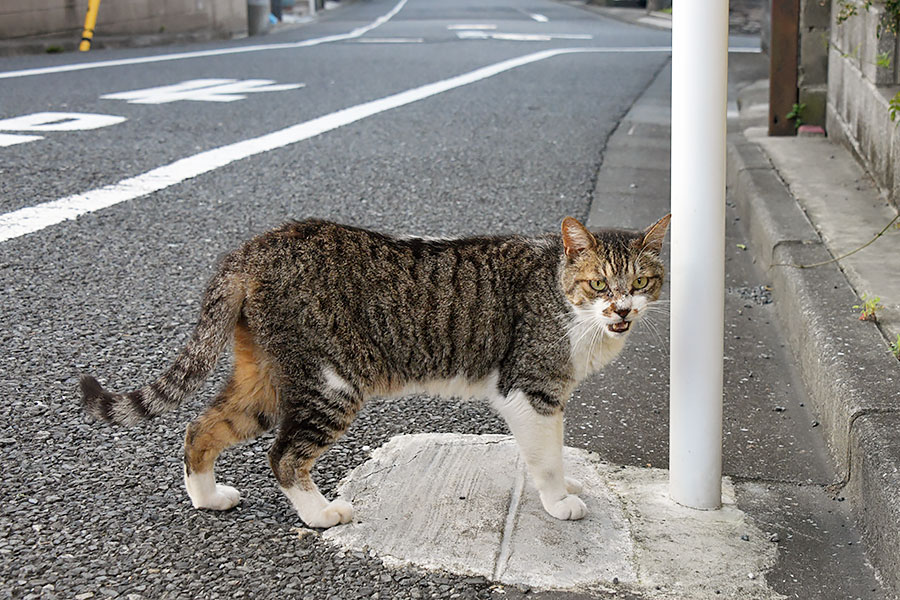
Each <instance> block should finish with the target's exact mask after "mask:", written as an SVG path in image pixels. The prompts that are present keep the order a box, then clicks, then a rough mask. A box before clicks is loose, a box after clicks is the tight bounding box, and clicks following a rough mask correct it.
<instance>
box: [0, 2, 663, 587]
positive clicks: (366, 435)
mask: <svg viewBox="0 0 900 600" xmlns="http://www.w3.org/2000/svg"><path fill="white" fill-rule="evenodd" d="M397 6H400V5H397V4H395V3H394V1H393V0H371V1H358V2H355V3H352V4H349V5H347V6H344V7H342V8H340V9H338V10H335V11H332V12H330V13H327V14H326V15H324V16H323V17H322V18H321V19H320V20H319V21H318V22H316V23H313V24H309V25H306V26H303V27H300V28H295V29H290V30H283V31H280V32H278V33H275V34H272V35H269V36H266V37H264V38H253V39H246V40H237V41H234V42H228V43H217V44H204V45H199V44H198V45H191V46H185V47H165V48H157V49H152V50H109V51H102V52H95V51H92V52H91V53H90V54H87V55H77V56H76V55H68V54H66V55H53V56H50V55H47V56H32V57H17V58H5V59H2V61H0V142H2V144H3V145H2V146H0V157H2V158H0V212H2V213H3V215H2V216H0V224H2V227H3V229H2V231H3V232H5V233H4V235H3V236H2V237H3V241H2V242H0V280H2V286H3V289H4V299H3V311H2V313H0V336H2V345H3V348H4V351H3V353H2V355H0V364H2V369H3V372H4V374H5V377H4V378H3V379H2V381H0V396H2V398H3V399H4V401H3V402H2V403H0V415H2V419H0V452H2V457H3V459H2V460H3V462H2V469H3V473H2V480H0V581H2V585H0V597H14V598H19V597H27V598H38V597H40V598H45V597H46V598H52V597H58V598H79V599H85V598H89V597H94V598H103V597H117V596H121V597H127V598H130V599H134V598H153V599H156V598H232V597H234V598H239V597H246V598H275V597H278V598H281V597H297V598H315V599H320V598H332V597H333V598H355V597H360V598H377V597H381V598H419V597H426V598H432V597H447V598H454V597H463V598H468V597H489V596H492V595H494V594H496V592H497V590H496V588H493V589H492V587H491V584H490V582H487V581H484V580H479V579H475V580H472V579H466V578H463V577H458V576H452V575H449V574H442V573H422V572H419V571H415V570H412V569H388V568H386V567H384V566H382V564H381V562H380V561H379V560H378V559H377V558H375V557H372V556H368V555H366V554H364V553H344V552H340V551H338V550H335V549H334V548H332V547H330V546H328V545H327V544H325V543H323V542H321V541H320V540H319V538H318V537H317V536H316V535H309V534H308V533H307V531H306V530H304V529H302V527H301V526H302V523H301V522H300V521H299V519H298V518H297V516H296V515H295V514H294V512H293V510H292V509H291V507H290V505H289V503H288V502H287V500H286V499H285V498H284V497H283V496H282V494H281V492H280V491H279V490H278V489H277V487H276V486H275V483H274V479H273V478H272V476H271V474H270V471H269V468H268V466H267V464H266V455H265V452H266V449H267V447H268V444H269V443H270V442H271V437H263V438H261V439H259V440H257V441H255V442H253V443H251V444H247V445H245V446H241V447H239V448H236V449H233V450H232V451H230V452H228V453H226V455H224V456H223V457H222V459H221V460H220V463H219V468H218V472H219V474H220V480H221V481H223V482H227V483H231V484H234V485H236V486H237V487H238V488H239V489H241V491H242V492H243V501H242V503H241V505H240V506H239V507H238V508H236V509H234V510H232V511H229V512H226V513H216V512H209V511H197V510H194V509H192V508H191V506H190V502H189V500H188V498H187V495H186V494H185V492H184V490H183V488H182V482H181V466H180V463H181V445H182V435H183V430H184V426H185V425H186V423H187V422H188V421H189V420H190V419H191V418H192V416H193V415H195V414H196V413H197V412H198V410H199V409H200V407H201V406H202V404H203V402H204V401H205V399H206V398H208V396H209V395H210V394H211V393H212V392H213V390H214V389H215V387H216V386H217V385H218V384H219V383H220V382H221V380H222V376H223V372H224V366H223V367H222V368H220V370H219V371H218V372H217V375H216V377H214V378H213V381H211V382H210V383H209V385H208V386H207V388H206V390H205V392H204V393H202V394H201V395H200V396H199V397H198V398H196V399H195V400H193V401H192V402H190V403H188V404H187V405H185V406H184V407H182V409H180V410H178V411H176V412H175V413H172V414H169V415H166V416H164V417H162V418H159V419H157V420H155V421H152V422H150V423H147V424H146V425H144V426H141V427H136V428H133V429H121V428H113V427H109V426H105V425H101V424H97V423H94V422H92V421H90V420H89V419H87V418H86V417H85V416H84V415H83V414H82V412H81V409H80V407H79V405H78V400H77V393H76V389H77V378H78V375H79V374H80V373H82V372H85V371H90V372H93V373H95V374H97V375H99V376H100V378H101V380H102V381H104V382H105V383H107V384H108V385H109V386H111V387H113V388H117V389H124V388H131V387H134V386H135V385H137V384H139V383H141V382H143V381H145V380H147V379H148V378H150V377H152V376H153V375H155V374H156V373H157V372H158V371H159V370H160V369H162V368H163V367H164V366H166V365H167V364H168V362H169V361H170V360H171V359H172V358H173V356H174V354H175V353H176V352H177V350H178V349H179V348H180V346H181V345H182V344H183V343H184V341H185V340H186V336H187V334H188V333H189V331H190V329H191V327H192V324H193V322H194V320H195V318H196V314H195V313H196V309H197V305H198V299H199V296H200V293H201V290H202V288H203V287H204V284H205V281H206V279H207V277H208V276H209V275H210V274H211V272H212V269H213V265H214V264H215V261H216V259H217V257H219V256H221V255H222V254H223V253H224V252H227V251H228V250H230V249H232V248H234V247H236V246H237V245H238V244H239V243H240V242H241V241H242V240H244V239H245V238H247V237H249V236H250V235H252V234H255V233H258V232H260V231H262V230H264V229H267V228H269V227H270V226H273V225H276V224H278V223H280V222H282V221H284V220H286V219H289V218H303V217H308V216H318V217H327V218H332V219H337V220H340V221H343V222H347V223H353V224H358V225H364V226H368V227H374V228H378V229H381V230H385V231H390V232H403V233H415V234H420V235H448V234H452V235H461V234H468V233H492V232H510V231H517V232H522V233H537V232H542V231H548V230H553V229H555V228H556V227H558V224H559V222H560V220H561V219H562V217H564V216H566V215H573V216H575V217H579V218H582V219H583V218H585V217H586V216H587V212H588V208H589V205H590V203H591V200H592V194H593V192H594V182H595V178H596V175H597V171H598V168H599V166H600V164H601V162H602V160H603V156H604V147H605V144H606V141H607V139H608V138H609V136H610V134H611V132H612V131H613V130H614V129H615V127H616V125H617V123H618V122H619V120H620V119H621V118H622V116H623V115H624V114H625V113H626V111H627V110H628V109H629V107H630V106H631V105H632V104H633V102H634V100H635V98H637V97H638V95H639V94H640V93H641V92H642V91H643V90H644V89H645V88H646V87H647V86H648V84H649V83H650V82H651V81H652V79H653V78H654V76H655V75H656V74H657V73H658V72H659V71H660V69H661V68H663V67H664V66H665V65H666V64H667V61H668V54H667V52H665V51H660V50H658V48H659V47H665V46H667V45H668V43H669V38H668V34H667V33H664V32H661V31H654V30H650V29H644V28H638V27H634V26H631V25H626V24H623V23H619V22H615V21H610V20H606V19H603V18H601V17H599V16H597V15H595V14H594V13H591V12H587V11H585V10H583V9H580V8H578V7H577V6H572V5H567V4H564V3H554V2H548V1H545V0H528V1H527V2H512V0H492V1H491V2H489V3H485V2H478V1H475V0H459V1H456V2H446V1H438V0H409V2H408V3H407V4H405V5H403V6H402V8H401V9H400V10H399V12H396V14H393V15H392V16H391V18H390V19H389V20H388V21H387V22H384V23H383V24H381V25H380V26H378V27H377V28H372V29H371V30H368V31H366V32H364V33H362V34H358V33H353V34H352V36H348V35H347V34H351V32H354V31H357V32H358V28H360V27H367V26H369V25H371V24H373V23H374V22H375V20H376V19H377V18H379V17H381V16H382V15H386V14H389V13H390V11H392V9H395V8H396V7H397ZM533 15H539V16H542V17H544V18H543V19H541V18H538V17H535V16H533ZM458 25H469V26H471V25H485V26H494V27H495V29H478V28H472V27H466V28H463V29H457V28H454V26H458ZM460 31H469V32H474V33H468V34H463V35H462V36H461V35H460ZM496 34H524V35H513V36H510V35H506V36H503V35H500V36H498V35H496ZM326 36H337V37H332V38H328V39H325V40H323V39H322V38H326ZM534 36H539V37H536V38H535V37H534ZM552 36H563V37H552ZM511 37H512V38H513V39H510V38H511ZM523 37H524V38H526V39H523ZM298 42H304V43H298ZM258 44H267V45H271V47H269V48H267V49H259V48H256V49H254V48H253V47H254V46H257V45H258ZM558 48H575V49H578V51H577V52H572V53H567V54H561V55H556V56H549V55H548V56H540V57H532V60H533V62H530V63H528V64H523V65H520V66H510V63H505V62H504V61H509V60H510V59H516V58H519V57H524V56H527V55H532V54H533V53H536V52H540V51H544V50H549V49H558ZM635 48H644V50H645V51H641V52H636V51H634V49H635ZM655 48H657V49H655ZM222 49H229V50H237V49H242V51H240V52H234V53H228V54H223V53H221V52H219V51H220V50H222ZM587 49H592V50H591V51H585V50H587ZM597 49H600V50H601V51H597ZM647 49H649V51H646V50H647ZM206 50H209V51H211V52H209V53H207V55H205V56H196V55H191V56H183V57H181V58H179V59H177V60H171V55H172V54H173V53H188V54H191V53H196V52H198V51H206ZM154 56H155V57H157V58H167V59H166V60H153V61H151V60H135V59H141V58H142V57H154ZM106 61H120V62H119V63H118V64H115V65H108V64H107V65H102V64H100V65H98V64H97V63H104V62H106ZM498 64H500V65H501V70H500V71H499V72H497V73H490V74H489V76H488V74H486V72H485V71H479V69H482V68H484V67H488V66H490V65H498ZM71 65H88V66H91V67H92V68H86V69H77V70H73V68H71V67H70V66H71ZM60 67H65V68H60ZM507 67H508V68H507ZM503 68H505V69H506V70H502V69H503ZM465 74H470V76H469V78H468V79H465V80H461V79H455V78H457V76H460V75H465ZM198 79H221V80H236V81H230V82H218V83H217V85H226V83H227V85H237V86H238V87H239V88H240V86H242V85H243V86H245V87H246V86H247V85H267V84H263V83H260V82H258V81H257V82H255V83H251V84H248V83H247V81H248V80H268V81H271V82H274V83H273V85H275V84H278V85H282V84H283V85H287V84H303V85H302V86H294V87H292V88H291V89H281V90H270V91H256V92H253V93H246V94H244V95H245V97H244V98H239V99H234V100H233V101H230V102H223V101H211V100H210V97H214V98H216V99H218V100H222V97H221V96H222V94H225V93H227V92H228V89H227V88H226V89H221V88H220V89H218V90H210V89H209V88H210V86H211V85H213V82H205V83H204V86H205V88H206V89H205V92H206V99H205V100H198V99H185V98H183V97H182V99H176V98H174V97H173V96H172V95H171V92H172V90H171V89H169V90H168V92H169V95H168V96H166V97H164V96H163V95H161V92H160V91H159V90H155V91H154V92H145V91H143V90H147V89H151V88H159V87H162V86H173V85H176V84H182V83H183V82H188V81H196V80H198ZM436 82H444V87H443V88H440V89H437V88H425V92H427V93H429V94H431V95H424V96H422V97H421V98H419V99H410V96H408V95H406V96H402V95H401V96H398V94H402V93H404V92H407V91H409V90H419V93H424V92H423V90H422V86H426V85H428V84H432V83H436ZM191 85H194V86H199V85H200V84H198V83H194V84H191ZM444 88H446V89H444ZM182 91H183V90H182ZM231 91H232V92H233V91H234V87H232V88H231ZM125 92H141V93H136V94H131V95H130V96H129V98H130V99H131V100H136V99H143V100H144V101H145V102H146V101H155V102H157V103H135V102H130V101H129V100H128V99H122V98H111V97H106V98H105V97H104V96H108V95H111V94H122V93H125ZM195 92H196V90H195ZM195 97H196V96H195ZM378 99H389V100H387V101H386V104H385V105H383V106H382V105H373V104H370V103H371V102H372V101H374V100H378ZM162 100H167V101H165V102H161V101H162ZM345 109H350V110H349V111H347V110H345ZM46 112H53V113H78V115H82V116H79V117H75V116H73V115H68V116H66V117H60V116H59V115H57V116H54V117H47V116H40V113H46ZM84 114H90V115H103V116H106V117H119V118H120V119H118V120H116V119H100V120H97V118H96V117H89V118H85V117H84V116H83V115H84ZM34 115H38V116H37V117H36V116H34ZM20 117H21V118H20ZM10 119H15V120H14V121H12V122H10V121H9V120H10ZM86 119H87V120H86ZM342 119H343V120H344V121H346V122H344V121H342ZM113 120H116V121H117V122H116V123H112V124H106V125H104V126H102V127H97V128H95V129H89V130H78V129H77V128H78V127H84V126H86V125H88V124H93V125H97V124H98V123H103V122H107V121H113ZM310 122H314V123H318V124H323V123H324V124H325V125H327V126H328V127H331V128H330V129H328V128H327V127H326V128H325V129H324V130H323V131H322V132H321V133H318V134H317V135H312V134H310V135H307V134H309V131H310V129H309V128H310V127H312V126H311V125H309V123H310ZM301 124H306V125H301ZM295 126H297V127H295ZM60 129H62V130H60ZM66 129H69V130H66ZM269 134H274V135H269ZM304 135H305V136H306V137H303V136H304ZM10 136H19V137H17V138H13V137H10ZM22 136H31V137H33V138H34V137H39V138H40V139H31V140H25V139H23V138H22ZM263 136H268V137H263ZM261 138H262V139H264V140H268V141H270V142H272V143H273V144H274V145H270V146H266V147H262V146H260V145H259V144H260V139H261ZM248 140H255V141H251V142H248V143H244V144H241V142H246V141H248ZM273 140H274V141H273ZM248 148H250V150H248ZM212 150H216V152H214V153H208V151H212ZM201 153H203V154H201ZM217 161H218V162H217ZM98 190H100V192H98ZM53 203H56V204H53ZM104 203H105V204H104ZM662 204H664V200H662V203H661V206H660V208H661V209H662V208H664V207H663V206H662ZM60 206H66V207H68V210H70V211H72V212H67V213H66V215H68V216H76V215H77V219H74V220H66V221H62V222H60V219H59V218H57V217H56V216H55V215H59V214H60V210H61V209H60V208H59V207H60ZM101 206H105V207H102V208H101ZM651 383H652V382H651ZM444 431H447V432H460V433H505V432H506V429H505V426H504V425H503V424H502V422H501V421H500V420H499V419H498V418H497V417H496V416H494V415H493V414H492V413H491V411H490V410H489V408H488V407H487V406H485V405H481V404H477V403H467V404H460V403H458V402H452V401H444V400H435V399H423V398H416V399H407V400H402V401H396V402H391V403H381V402H373V403H372V404H371V405H370V406H368V407H367V408H366V409H365V410H364V412H363V413H362V415H361V416H360V417H359V419H358V420H357V422H356V424H355V425H354V426H353V428H352V429H351V431H350V432H349V433H348V435H347V436H346V437H345V438H344V439H343V440H342V441H341V442H340V443H339V444H338V445H336V446H335V447H334V448H333V449H331V450H330V451H329V452H328V453H327V455H326V456H325V457H324V458H323V459H322V460H321V461H320V462H319V468H318V473H317V475H316V477H317V480H318V482H319V484H320V486H321V487H322V489H323V492H324V493H326V494H329V493H330V492H331V491H332V490H333V489H334V487H335V485H336V483H337V482H338V481H339V479H340V478H341V477H342V476H343V475H344V474H345V473H346V472H347V471H348V469H350V468H352V467H354V466H356V465H358V464H360V463H361V462H362V461H364V460H365V459H366V457H367V456H368V453H369V452H370V450H371V449H372V448H376V447H378V446H379V445H380V444H382V443H384V442H385V441H386V440H387V439H389V438H390V437H391V436H392V435H395V434H398V433H417V432H444ZM642 460H643V459H642ZM298 528H299V529H298ZM524 593H525V591H523V590H515V589H509V590H506V596H505V597H518V596H521V595H522V594H524ZM90 594H93V595H92V596H91V595H90Z"/></svg>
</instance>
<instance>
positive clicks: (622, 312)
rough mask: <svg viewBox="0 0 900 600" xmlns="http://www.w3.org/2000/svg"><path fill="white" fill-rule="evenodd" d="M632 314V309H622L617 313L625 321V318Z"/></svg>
mask: <svg viewBox="0 0 900 600" xmlns="http://www.w3.org/2000/svg"><path fill="white" fill-rule="evenodd" d="M630 312H631V309H630V308H620V309H619V310H617V311H616V314H617V315H619V316H620V317H622V318H623V319H624V318H625V317H627V316H628V314H629V313H630Z"/></svg>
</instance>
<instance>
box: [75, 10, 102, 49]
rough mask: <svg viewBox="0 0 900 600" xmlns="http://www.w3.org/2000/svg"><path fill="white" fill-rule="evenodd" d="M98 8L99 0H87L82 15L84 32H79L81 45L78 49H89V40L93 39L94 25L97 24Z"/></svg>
mask: <svg viewBox="0 0 900 600" xmlns="http://www.w3.org/2000/svg"><path fill="white" fill-rule="evenodd" d="M99 10H100V0H88V9H87V15H85V17H84V32H83V33H82V34H81V45H79V46H78V49H79V50H81V51H82V52H87V51H88V50H90V49H91V41H93V39H94V26H95V25H97V12H98V11H99Z"/></svg>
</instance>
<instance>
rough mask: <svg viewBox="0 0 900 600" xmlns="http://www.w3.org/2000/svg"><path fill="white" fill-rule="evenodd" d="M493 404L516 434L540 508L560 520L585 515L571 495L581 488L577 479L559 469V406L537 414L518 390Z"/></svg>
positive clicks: (560, 456)
mask: <svg viewBox="0 0 900 600" xmlns="http://www.w3.org/2000/svg"><path fill="white" fill-rule="evenodd" d="M493 404H494V408H495V409H496V410H497V412H499V413H500V415H501V416H502V417H503V418H504V420H505V421H506V423H507V425H509V428H510V430H511V431H512V434H513V436H515V438H516V443H517V444H518V446H519V450H520V452H521V453H522V457H523V458H524V459H525V464H526V466H527V467H528V472H529V473H530V474H531V477H532V479H533V480H534V484H535V487H537V489H538V493H539V494H540V497H541V504H543V506H544V510H546V511H547V512H548V513H550V515H552V516H554V517H556V518H557V519H563V520H576V519H581V518H583V517H584V516H585V515H587V507H586V506H585V505H584V502H582V500H581V498H579V497H578V496H576V495H575V494H577V493H578V492H580V491H581V483H580V482H579V481H577V480H575V479H570V478H568V477H565V475H564V473H563V460H562V447H563V411H562V408H561V407H559V408H557V409H556V410H553V411H550V413H549V414H541V413H539V412H538V411H537V410H535V408H534V405H533V404H532V402H531V401H530V399H529V397H528V394H527V393H525V392H523V391H521V390H513V391H512V392H510V393H509V394H508V395H507V396H505V397H499V398H496V399H495V400H494V402H493Z"/></svg>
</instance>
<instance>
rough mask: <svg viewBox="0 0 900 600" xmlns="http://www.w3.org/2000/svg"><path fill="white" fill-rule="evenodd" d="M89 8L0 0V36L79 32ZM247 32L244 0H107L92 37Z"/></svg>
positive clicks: (61, 1)
mask: <svg viewBox="0 0 900 600" xmlns="http://www.w3.org/2000/svg"><path fill="white" fill-rule="evenodd" d="M87 7H88V0H2V2H0V39H10V38H20V37H28V36H53V35H60V34H80V32H81V29H82V27H83V26H84V17H85V14H86V13H87ZM246 30H247V1H246V0H106V1H104V2H101V3H100V11H99V13H98V16H97V26H96V36H97V39H100V38H102V36H104V35H117V36H121V35H157V34H160V33H174V34H178V33H192V32H204V33H210V34H213V35H220V36H227V35H233V34H236V33H240V32H244V31H246Z"/></svg>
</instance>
